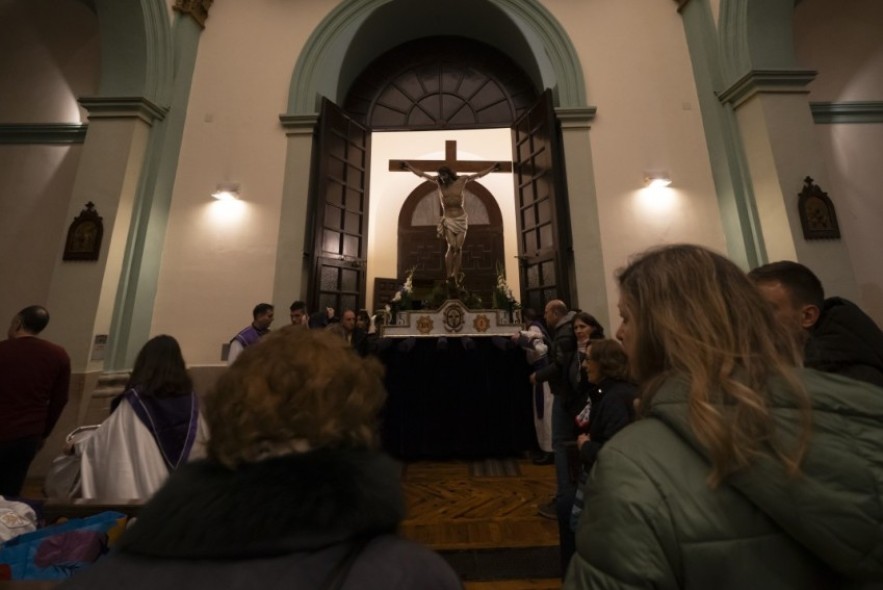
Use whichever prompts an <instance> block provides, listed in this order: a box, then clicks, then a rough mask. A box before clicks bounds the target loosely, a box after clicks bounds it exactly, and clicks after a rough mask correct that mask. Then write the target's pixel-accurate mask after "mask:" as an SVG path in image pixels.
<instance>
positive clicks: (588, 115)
mask: <svg viewBox="0 0 883 590" xmlns="http://www.w3.org/2000/svg"><path fill="white" fill-rule="evenodd" d="M597 112H598V107H574V108H566V107H558V108H556V109H555V115H556V116H557V117H558V121H559V122H560V123H561V128H562V129H582V128H585V129H588V128H589V127H591V126H592V121H594V120H595V115H596V113H597Z"/></svg>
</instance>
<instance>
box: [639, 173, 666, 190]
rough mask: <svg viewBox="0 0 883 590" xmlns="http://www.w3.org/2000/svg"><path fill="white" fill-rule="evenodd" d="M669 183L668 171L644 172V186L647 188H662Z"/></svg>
mask: <svg viewBox="0 0 883 590" xmlns="http://www.w3.org/2000/svg"><path fill="white" fill-rule="evenodd" d="M670 184H671V176H670V175H669V173H668V172H645V173H644V186H646V187H647V188H663V187H666V186H669V185H670Z"/></svg>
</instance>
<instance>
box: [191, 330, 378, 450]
mask: <svg viewBox="0 0 883 590" xmlns="http://www.w3.org/2000/svg"><path fill="white" fill-rule="evenodd" d="M382 378H383V367H382V365H381V364H380V363H379V362H378V361H377V360H376V359H371V358H368V359H363V358H360V357H359V356H358V355H357V354H356V353H355V351H353V349H352V348H351V347H350V346H349V344H347V343H346V342H345V341H343V340H341V339H340V338H338V337H336V336H334V335H333V334H329V333H327V332H325V331H323V330H309V329H307V328H304V327H302V326H286V327H285V328H282V329H281V330H277V331H274V332H272V333H270V334H268V335H267V336H266V337H264V338H263V339H262V340H261V342H260V343H258V344H256V345H254V346H251V347H249V348H247V349H246V350H245V351H243V353H242V354H241V355H240V356H239V357H238V358H237V359H236V362H235V363H233V365H232V366H231V367H230V368H229V369H228V370H227V371H226V372H225V373H224V374H223V375H222V376H221V378H220V379H219V380H218V382H217V384H216V385H215V388H214V390H213V391H212V392H211V393H210V394H209V395H208V396H207V398H206V400H205V418H206V421H207V422H208V426H209V429H210V432H211V438H210V440H209V443H208V455H209V457H210V458H211V459H213V460H215V461H218V462H220V463H222V464H224V465H226V466H228V467H236V466H237V465H239V464H242V463H248V462H254V461H260V460H262V459H265V458H268V457H273V456H278V455H284V454H288V453H293V452H304V451H307V450H312V449H317V448H375V447H376V446H377V444H378V443H377V413H378V411H379V410H380V408H381V406H382V405H383V402H384V400H385V399H386V391H385V390H384V387H383V381H382Z"/></svg>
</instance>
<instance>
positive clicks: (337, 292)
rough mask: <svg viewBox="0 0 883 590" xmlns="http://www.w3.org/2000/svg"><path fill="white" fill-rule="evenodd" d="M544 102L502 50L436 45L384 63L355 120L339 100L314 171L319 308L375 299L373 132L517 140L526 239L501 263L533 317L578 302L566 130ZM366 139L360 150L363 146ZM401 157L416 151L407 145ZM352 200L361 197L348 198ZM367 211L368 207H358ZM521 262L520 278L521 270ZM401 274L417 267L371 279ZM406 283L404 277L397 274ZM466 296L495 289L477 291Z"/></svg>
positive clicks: (521, 229)
mask: <svg viewBox="0 0 883 590" xmlns="http://www.w3.org/2000/svg"><path fill="white" fill-rule="evenodd" d="M538 96H539V95H538V93H537V91H536V89H535V88H534V87H533V85H532V82H531V80H530V78H529V77H528V76H527V75H526V74H525V73H524V72H523V71H521V70H520V69H519V68H518V66H517V65H516V64H514V63H513V62H512V60H511V59H509V58H508V57H507V56H505V55H503V54H501V53H500V52H499V51H497V50H496V49H494V48H492V47H490V46H488V45H485V44H482V43H478V42H476V41H473V40H469V39H463V38H456V37H454V38H452V37H430V38H424V39H418V40H416V41H412V42H409V43H406V44H404V45H402V46H401V47H396V48H394V49H392V50H390V51H389V52H388V53H386V54H384V55H383V56H381V57H380V58H378V59H377V60H375V62H373V63H372V64H371V65H370V66H369V67H368V68H367V69H366V71H365V72H364V74H363V75H362V76H361V77H359V79H358V81H357V82H356V83H355V84H354V86H353V88H352V89H351V91H350V93H349V94H348V95H347V99H346V101H345V105H346V107H347V109H346V110H344V109H339V108H337V107H334V108H332V107H333V104H332V103H331V102H330V101H328V100H326V101H324V103H323V113H322V122H321V124H320V132H319V146H318V147H319V151H318V154H317V158H316V168H315V169H314V178H315V179H316V180H315V186H316V187H317V188H316V190H315V191H314V192H313V198H314V199H315V201H314V205H313V210H314V216H313V223H314V227H315V229H316V231H315V236H314V237H315V239H314V240H313V264H312V265H311V267H312V276H311V278H310V283H311V293H313V294H315V296H314V297H313V301H311V304H314V305H316V306H318V307H322V306H323V305H325V304H326V302H332V301H334V302H337V303H338V304H340V303H342V302H343V300H344V299H347V300H350V299H351V298H352V297H353V295H356V296H357V300H356V302H355V303H356V305H358V306H360V307H361V306H364V305H365V303H366V300H367V296H366V294H367V289H366V287H367V280H368V275H369V273H368V272H366V271H365V263H366V262H367V264H368V265H369V266H370V265H371V260H370V259H369V255H368V249H367V242H368V240H366V239H365V236H366V235H368V234H369V232H368V229H367V224H368V213H367V212H368V210H369V203H368V193H369V192H370V191H369V173H368V171H369V167H371V164H370V163H369V161H370V159H371V158H370V157H367V156H368V154H369V153H370V145H369V144H370V142H369V141H367V140H366V139H365V137H366V135H369V134H370V132H371V131H372V130H388V129H395V130H416V129H427V130H432V129H434V130H455V129H473V130H474V129H476V128H479V129H480V128H482V127H487V128H496V129H499V128H511V129H512V132H511V135H510V146H511V149H507V155H506V156H504V157H503V158H502V160H503V161H509V160H510V159H513V160H514V166H513V173H514V195H515V199H514V200H515V209H514V211H515V212H514V213H513V216H512V220H511V225H510V226H509V227H510V228H514V229H516V231H517V234H518V237H517V239H516V238H515V237H514V233H515V232H513V237H512V239H513V247H512V251H511V252H509V255H508V256H507V255H505V254H504V255H503V256H500V257H499V258H498V259H499V260H502V261H503V262H504V263H505V261H506V260H509V261H510V264H511V266H512V268H511V269H510V273H509V276H510V279H514V277H515V275H518V276H519V279H520V280H519V283H520V285H521V291H522V296H523V298H524V300H525V302H526V303H527V304H529V305H530V306H531V307H542V304H543V300H544V299H551V298H562V299H565V300H573V297H572V292H571V285H572V283H573V281H572V280H571V277H572V276H573V269H572V266H573V259H572V248H571V246H570V243H571V242H570V224H569V220H568V206H567V198H566V191H565V189H564V186H565V185H564V180H563V171H564V166H563V159H562V155H561V151H560V146H559V145H558V143H559V141H560V137H559V129H558V128H557V122H556V120H555V115H554V112H553V109H552V93H551V92H550V91H546V92H545V93H544V94H543V96H542V100H540V101H536V98H537V97H538ZM329 125H331V126H333V127H334V128H333V129H331V128H330V127H328V126H329ZM356 138H359V139H358V142H359V145H356V144H355V143H354V141H356ZM446 139H447V138H446ZM402 146H403V149H404V151H405V152H407V142H405V143H403V144H402ZM415 155H416V154H411V157H413V156H415ZM397 157H404V158H407V157H409V155H408V153H402V154H401V155H400V156H397ZM498 158H499V156H498ZM495 161H498V160H497V159H495ZM446 165H447V160H446ZM451 167H452V168H453V169H454V170H455V171H457V172H462V170H458V169H457V168H456V166H453V165H452V166H451ZM372 169H373V171H374V172H373V173H372V175H371V179H370V182H371V183H372V185H373V183H374V181H375V177H374V174H376V173H382V174H386V173H387V172H388V171H384V170H383V169H382V168H378V167H377V166H374V167H373V168H372ZM389 171H395V170H392V169H390V170H389ZM344 193H347V194H349V195H353V198H346V199H344V198H343V197H342V196H341V195H343V194H344ZM355 195H359V198H358V199H356V198H355V197H354V196H355ZM357 201H358V203H359V206H358V207H355V206H353V207H351V206H350V205H349V204H348V203H350V202H352V203H355V202H357ZM387 208H388V207H387V206H386V205H385V206H384V209H385V210H386V209H387ZM394 210H396V211H397V210H398V206H397V207H396V209H394ZM392 229H393V228H390V230H392ZM396 229H397V228H396ZM510 231H511V230H510ZM473 240H477V237H475V236H474V234H473V235H470V236H469V237H468V238H467V245H468V242H470V241H473ZM348 245H349V247H347V246H348ZM353 246H357V247H355V248H354V247H353ZM475 246H476V248H481V247H482V244H479V243H478V242H477V241H476V244H475ZM516 256H517V257H518V258H519V259H520V261H521V267H520V268H518V266H517V265H515V263H514V262H512V261H514V258H515V257H516ZM484 258H486V256H485V257H484ZM375 260H377V259H376V258H375ZM476 264H478V262H476ZM480 264H481V265H482V266H483V267H484V268H483V270H482V271H481V272H482V273H485V274H487V275H488V276H492V275H493V274H494V272H495V262H494V263H492V264H488V263H487V260H484V259H481V263H480ZM403 268H410V267H409V266H407V265H404V266H403V265H401V264H399V265H396V266H393V267H389V268H388V269H387V270H386V271H385V272H384V273H376V271H375V272H374V275H373V276H375V277H384V276H385V277H389V276H391V275H392V273H393V272H396V273H400V272H401V271H402V269H403ZM342 269H346V272H347V273H348V274H355V275H356V276H357V279H356V281H357V284H358V286H357V288H356V289H355V290H353V289H352V288H351V283H352V281H349V283H350V288H348V289H344V288H343V281H342V280H341V273H342V272H343V270H342ZM393 269H395V270H393ZM398 278H399V279H402V278H403V276H402V275H401V274H399V276H398ZM467 278H468V279H469V280H470V281H471V280H472V279H473V278H477V277H471V275H470V273H469V272H468V271H467ZM467 288H469V289H476V288H481V289H484V288H485V287H484V285H482V286H480V287H477V286H473V285H470V284H468V283H467ZM332 307H335V308H336V307H337V306H333V305H332Z"/></svg>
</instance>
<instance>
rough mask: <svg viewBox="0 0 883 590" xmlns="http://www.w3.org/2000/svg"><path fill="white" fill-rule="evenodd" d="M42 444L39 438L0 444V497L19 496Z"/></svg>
mask: <svg viewBox="0 0 883 590" xmlns="http://www.w3.org/2000/svg"><path fill="white" fill-rule="evenodd" d="M41 442H42V440H41V438H40V437H39V436H29V437H26V438H17V439H15V440H8V441H5V442H0V496H4V497H7V498H9V497H14V496H20V495H21V488H22V486H23V485H24V483H25V477H26V476H27V474H28V467H30V466H31V461H33V460H34V456H36V454H37V451H39V450H40V443H41Z"/></svg>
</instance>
